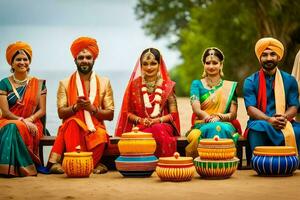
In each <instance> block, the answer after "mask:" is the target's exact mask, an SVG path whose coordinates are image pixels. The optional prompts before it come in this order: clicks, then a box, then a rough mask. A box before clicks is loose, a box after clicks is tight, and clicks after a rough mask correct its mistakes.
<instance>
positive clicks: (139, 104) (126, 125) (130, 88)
mask: <svg viewBox="0 0 300 200" xmlns="http://www.w3.org/2000/svg"><path fill="white" fill-rule="evenodd" d="M159 67H160V68H159V73H160V74H161V77H162V79H163V84H162V89H163V93H162V95H161V98H162V101H161V105H160V107H161V113H162V114H164V115H166V114H172V117H173V122H172V125H173V126H174V128H175V129H176V135H180V132H179V131H180V123H179V114H178V112H176V113H169V111H168V108H167V106H166V105H167V99H168V97H169V95H170V94H172V92H174V86H175V82H173V81H172V80H171V79H170V77H169V74H168V71H167V68H166V64H165V62H164V60H163V58H162V56H161V58H160V65H159ZM141 88H142V73H141V64H140V58H139V59H138V61H137V62H136V65H135V67H134V70H133V72H132V74H131V77H130V80H129V82H128V85H127V87H126V90H125V93H124V97H123V103H122V107H121V110H120V114H119V118H118V122H117V126H116V130H115V135H116V136H121V135H122V134H123V133H124V132H128V131H131V129H132V127H133V125H134V124H133V123H132V122H131V121H130V120H129V119H128V113H129V112H131V111H135V113H136V114H137V115H138V116H139V117H146V116H147V115H146V113H145V105H144V100H143V97H142V91H141Z"/></svg>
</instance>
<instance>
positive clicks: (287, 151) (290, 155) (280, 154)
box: [251, 146, 299, 176]
mask: <svg viewBox="0 0 300 200" xmlns="http://www.w3.org/2000/svg"><path fill="white" fill-rule="evenodd" d="M253 154H254V156H253V157H252V160H251V161H252V167H253V169H254V170H255V171H256V172H257V174H258V175H261V176H291V175H293V173H294V171H295V170H296V169H297V168H298V165H299V159H298V156H296V151H295V147H291V146H258V147H256V148H255V149H254V152H253Z"/></svg>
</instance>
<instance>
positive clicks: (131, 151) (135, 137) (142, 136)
mask: <svg viewBox="0 0 300 200" xmlns="http://www.w3.org/2000/svg"><path fill="white" fill-rule="evenodd" d="M118 147H119V151H120V154H121V155H152V154H154V152H155V150H156V142H155V140H154V138H153V137H152V134H151V133H144V132H140V131H139V129H138V128H137V127H134V128H133V129H132V132H129V133H123V134H122V137H121V139H120V141H119V143H118Z"/></svg>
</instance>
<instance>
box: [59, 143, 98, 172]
mask: <svg viewBox="0 0 300 200" xmlns="http://www.w3.org/2000/svg"><path fill="white" fill-rule="evenodd" d="M92 155H93V153H92V152H80V147H79V149H78V148H77V152H67V153H64V160H63V164H62V166H63V168H64V170H65V173H66V174H67V176H68V177H89V176H90V174H91V173H92V171H93V168H94V165H93V157H92Z"/></svg>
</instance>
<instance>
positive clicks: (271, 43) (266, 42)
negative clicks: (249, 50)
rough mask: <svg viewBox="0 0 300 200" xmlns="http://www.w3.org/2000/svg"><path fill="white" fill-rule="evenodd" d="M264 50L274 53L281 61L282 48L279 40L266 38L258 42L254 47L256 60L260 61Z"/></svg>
mask: <svg viewBox="0 0 300 200" xmlns="http://www.w3.org/2000/svg"><path fill="white" fill-rule="evenodd" d="M266 49H271V50H273V51H275V53H276V54H277V55H278V56H279V60H281V59H282V57H283V53H284V46H283V44H282V43H281V42H280V41H279V40H277V39H275V38H272V37H266V38H262V39H260V40H258V41H257V42H256V45H255V54H256V57H257V58H258V60H260V56H261V54H262V52H263V51H264V50H266Z"/></svg>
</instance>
